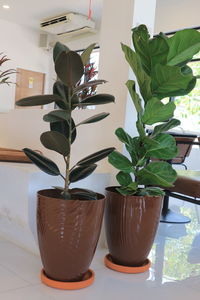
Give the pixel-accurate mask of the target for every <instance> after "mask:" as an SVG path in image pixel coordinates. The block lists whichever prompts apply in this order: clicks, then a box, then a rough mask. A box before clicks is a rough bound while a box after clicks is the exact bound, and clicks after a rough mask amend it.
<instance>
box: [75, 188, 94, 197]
mask: <svg viewBox="0 0 200 300" xmlns="http://www.w3.org/2000/svg"><path fill="white" fill-rule="evenodd" d="M70 194H71V198H72V199H74V200H97V194H96V193H95V192H93V191H91V190H87V189H78V188H75V189H71V190H70Z"/></svg>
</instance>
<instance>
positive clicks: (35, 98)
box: [16, 95, 62, 106]
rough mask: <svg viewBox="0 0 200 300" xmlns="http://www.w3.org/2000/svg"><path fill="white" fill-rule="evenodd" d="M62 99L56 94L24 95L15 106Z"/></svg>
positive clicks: (42, 103)
mask: <svg viewBox="0 0 200 300" xmlns="http://www.w3.org/2000/svg"><path fill="white" fill-rule="evenodd" d="M56 101H62V99H61V98H60V97H59V96H57V95H38V96H31V97H26V98H23V99H21V100H18V101H17V102H16V105H17V106H38V105H39V106H42V105H45V104H50V103H52V102H56Z"/></svg>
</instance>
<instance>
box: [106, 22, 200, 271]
mask: <svg viewBox="0 0 200 300" xmlns="http://www.w3.org/2000/svg"><path fill="white" fill-rule="evenodd" d="M132 41H133V46H134V50H133V49H131V48H130V47H128V46H127V45H124V44H122V45H121V46H122V50H123V52H124V54H125V58H126V60H127V62H128V64H129V66H130V67H131V69H132V71H133V73H134V74H135V78H136V80H135V81H134V80H128V81H127V83H126V86H127V88H128V91H129V94H130V97H131V100H132V102H133V105H134V107H135V111H136V113H137V120H136V124H135V128H136V130H137V135H136V136H135V137H132V136H130V135H129V134H128V133H127V132H126V131H125V130H124V129H123V128H118V129H117V130H116V132H115V134H116V136H117V138H118V139H119V140H120V141H121V142H122V143H123V144H124V145H125V149H126V151H127V155H123V154H121V153H119V152H118V151H113V152H112V153H111V154H110V155H109V158H108V159H109V162H110V163H111V164H112V165H113V166H114V167H115V168H117V169H118V170H119V172H118V174H117V176H116V179H117V181H118V183H119V186H117V187H108V188H107V189H106V190H107V194H106V197H107V201H106V213H105V224H106V236H107V242H108V247H109V254H108V255H107V256H106V258H105V263H106V265H107V266H108V267H110V268H112V269H115V270H117V271H121V272H128V273H137V272H144V271H146V270H147V269H148V268H149V267H150V262H149V260H148V259H147V256H148V254H149V251H150V249H151V247H152V244H153V240H154V237H155V234H156V229H157V227H158V223H159V219H160V212H161V208H162V198H163V195H164V191H163V188H170V187H172V186H173V183H174V182H175V180H176V178H177V174H176V171H175V170H174V169H173V168H172V166H171V165H170V163H169V162H168V161H170V160H171V159H172V158H174V157H176V155H177V147H176V141H175V139H174V137H173V136H171V135H170V134H168V133H167V131H168V130H170V129H172V128H174V127H176V126H178V125H180V121H179V120H178V119H175V118H174V111H175V108H176V106H175V104H174V102H173V101H169V97H175V96H179V95H185V94H188V93H189V92H190V91H191V90H192V89H193V88H194V87H195V84H196V80H197V77H196V76H194V75H193V72H192V69H191V68H190V67H189V66H188V65H187V63H188V62H189V61H190V60H191V59H192V57H193V56H194V55H195V54H196V53H197V52H198V51H200V33H199V32H198V31H196V30H193V29H186V30H181V31H179V32H177V33H176V34H174V35H173V36H172V37H169V38H168V37H167V36H166V35H164V34H163V33H160V34H159V35H157V36H155V37H154V38H150V35H149V33H148V30H147V27H146V26H145V25H140V26H139V27H136V28H133V30H132ZM134 117H135V116H134ZM133 125H134V124H133ZM147 125H148V126H149V125H150V126H153V130H152V132H151V133H148V132H147V130H146V127H147ZM135 128H133V130H134V129H135Z"/></svg>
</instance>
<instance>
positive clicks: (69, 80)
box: [55, 51, 84, 87]
mask: <svg viewBox="0 0 200 300" xmlns="http://www.w3.org/2000/svg"><path fill="white" fill-rule="evenodd" d="M55 70H56V73H57V75H58V77H59V78H60V80H61V81H62V82H63V83H64V84H65V85H66V86H68V87H73V86H75V85H76V83H77V82H78V81H79V80H80V79H81V77H82V75H83V73H84V68H83V63H82V60H81V57H80V55H78V54H77V53H76V52H74V51H69V52H67V53H66V52H62V53H61V54H60V55H59V57H58V58H57V60H56V62H55Z"/></svg>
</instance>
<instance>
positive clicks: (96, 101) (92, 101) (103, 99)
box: [79, 94, 115, 107]
mask: <svg viewBox="0 0 200 300" xmlns="http://www.w3.org/2000/svg"><path fill="white" fill-rule="evenodd" d="M111 102H115V97H114V96H112V95H109V94H98V95H94V96H91V97H87V98H85V99H84V100H82V101H81V103H80V105H79V106H80V107H84V106H89V105H100V104H107V103H111Z"/></svg>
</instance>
